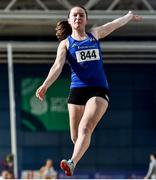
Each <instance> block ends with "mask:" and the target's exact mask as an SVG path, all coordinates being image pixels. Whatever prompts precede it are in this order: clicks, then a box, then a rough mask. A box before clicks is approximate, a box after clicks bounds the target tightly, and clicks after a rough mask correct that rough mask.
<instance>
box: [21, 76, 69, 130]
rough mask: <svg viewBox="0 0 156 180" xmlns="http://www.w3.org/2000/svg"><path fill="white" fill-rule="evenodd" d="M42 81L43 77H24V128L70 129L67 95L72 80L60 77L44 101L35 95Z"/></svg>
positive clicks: (22, 109) (22, 115)
mask: <svg viewBox="0 0 156 180" xmlns="http://www.w3.org/2000/svg"><path fill="white" fill-rule="evenodd" d="M42 83H43V79H41V78H25V79H22V82H21V96H22V107H21V117H22V129H23V130H28V131H44V130H45V131H46V130H47V131H51V130H61V131H64V130H68V129H69V116H68V110H67V97H68V93H69V86H70V80H69V79H67V78H60V79H58V80H57V81H56V82H55V83H54V84H53V85H52V86H51V87H50V88H49V89H48V91H47V93H46V97H45V100H44V101H43V102H41V101H40V100H38V98H36V96H35V92H36V90H37V88H38V87H39V86H40V85H41V84H42Z"/></svg>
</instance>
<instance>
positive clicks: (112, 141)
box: [0, 64, 156, 172]
mask: <svg viewBox="0 0 156 180" xmlns="http://www.w3.org/2000/svg"><path fill="white" fill-rule="evenodd" d="M104 66H105V69H106V74H107V76H108V81H109V84H110V88H111V90H110V92H111V100H110V106H109V110H108V111H107V113H106V116H105V118H104V119H103V121H101V122H100V124H99V125H98V126H97V127H96V130H95V132H94V134H93V137H92V142H91V147H90V149H89V150H88V151H87V153H86V154H85V156H84V157H83V158H82V160H81V161H80V162H79V164H78V166H77V171H79V170H89V171H95V170H96V171H125V172H128V171H143V172H146V170H147V168H148V162H149V154H150V153H151V152H153V151H156V141H155V139H156V119H155V111H156V110H155V93H156V91H155V89H156V81H155V80H156V75H155V73H156V66H155V65H152V64H150V65H147V64H146V65H141V64H139V65H136V64H132V65H122V64H106V65H104ZM49 68H50V65H20V64H16V65H15V66H14V71H15V95H16V113H17V135H18V155H19V166H20V169H39V168H40V166H41V165H42V164H43V163H44V162H45V160H46V159H47V158H52V159H53V160H54V162H55V164H54V166H55V168H56V169H58V170H59V161H60V160H61V159H62V158H68V157H69V156H70V154H71V152H72V148H73V145H72V143H71V140H70V134H69V132H38V133H36V132H35V133H33V132H32V133H30V132H29V133H28V132H23V131H22V130H21V129H20V121H21V112H20V106H21V95H20V81H21V79H22V78H24V77H43V78H44V77H46V75H47V73H48V71H49ZM0 72H1V76H0V80H1V81H0V82H1V86H0V99H1V103H0V119H1V123H0V160H2V158H3V157H4V156H5V155H6V154H7V153H10V149H11V147H10V129H9V128H10V123H9V104H8V102H9V101H8V79H7V65H5V64H1V65H0ZM63 72H64V73H62V76H63V75H67V76H69V74H70V72H69V67H65V68H64V71H63Z"/></svg>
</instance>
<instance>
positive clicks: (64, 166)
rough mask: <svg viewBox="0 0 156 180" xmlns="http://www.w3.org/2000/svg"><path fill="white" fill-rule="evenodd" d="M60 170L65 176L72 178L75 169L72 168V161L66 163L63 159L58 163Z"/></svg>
mask: <svg viewBox="0 0 156 180" xmlns="http://www.w3.org/2000/svg"><path fill="white" fill-rule="evenodd" d="M60 168H61V169H62V170H64V172H65V174H66V175H67V176H72V175H73V172H74V168H75V167H74V163H73V161H72V160H68V161H67V160H65V159H64V160H62V161H61V162H60Z"/></svg>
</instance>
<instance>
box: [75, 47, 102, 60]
mask: <svg viewBox="0 0 156 180" xmlns="http://www.w3.org/2000/svg"><path fill="white" fill-rule="evenodd" d="M76 58H77V62H85V61H94V60H99V59H100V56H99V49H87V50H81V51H76Z"/></svg>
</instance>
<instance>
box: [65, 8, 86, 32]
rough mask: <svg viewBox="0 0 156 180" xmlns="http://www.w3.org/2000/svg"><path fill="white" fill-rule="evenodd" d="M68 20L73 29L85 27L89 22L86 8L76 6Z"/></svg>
mask: <svg viewBox="0 0 156 180" xmlns="http://www.w3.org/2000/svg"><path fill="white" fill-rule="evenodd" d="M68 22H69V24H70V25H71V27H72V28H73V29H81V28H84V27H85V25H86V23H87V17H86V13H85V11H84V9H82V8H80V7H74V8H72V9H71V11H70V14H69V18H68Z"/></svg>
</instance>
